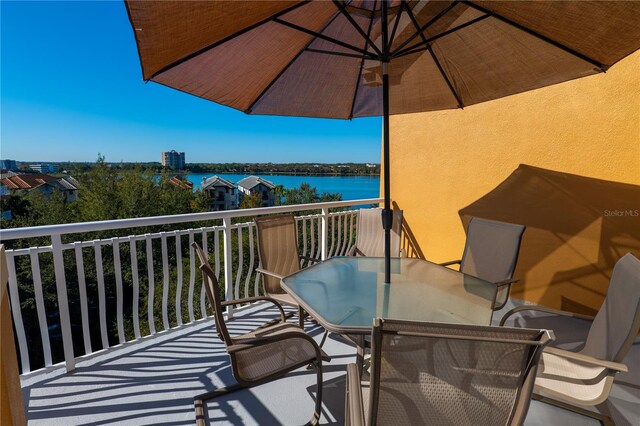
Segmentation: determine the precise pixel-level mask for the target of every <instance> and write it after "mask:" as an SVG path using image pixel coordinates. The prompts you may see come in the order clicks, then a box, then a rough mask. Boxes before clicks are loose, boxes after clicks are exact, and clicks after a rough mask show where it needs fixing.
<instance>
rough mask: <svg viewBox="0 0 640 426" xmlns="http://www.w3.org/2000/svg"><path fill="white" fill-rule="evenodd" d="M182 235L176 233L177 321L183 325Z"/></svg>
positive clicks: (179, 324)
mask: <svg viewBox="0 0 640 426" xmlns="http://www.w3.org/2000/svg"><path fill="white" fill-rule="evenodd" d="M181 240H182V235H180V234H178V233H176V275H177V279H176V321H177V322H178V326H181V325H182V241H181Z"/></svg>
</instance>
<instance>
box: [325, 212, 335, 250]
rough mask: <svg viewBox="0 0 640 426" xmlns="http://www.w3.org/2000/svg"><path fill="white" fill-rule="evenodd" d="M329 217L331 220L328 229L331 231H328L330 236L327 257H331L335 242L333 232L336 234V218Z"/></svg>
mask: <svg viewBox="0 0 640 426" xmlns="http://www.w3.org/2000/svg"><path fill="white" fill-rule="evenodd" d="M329 217H330V218H331V227H330V229H331V231H330V234H331V235H330V238H331V248H330V249H329V254H328V255H327V257H333V246H334V243H335V241H336V238H335V232H336V217H335V216H332V215H330V216H329Z"/></svg>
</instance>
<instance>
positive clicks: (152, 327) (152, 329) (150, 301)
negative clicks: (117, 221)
mask: <svg viewBox="0 0 640 426" xmlns="http://www.w3.org/2000/svg"><path fill="white" fill-rule="evenodd" d="M144 237H145V242H146V249H147V277H148V282H149V288H148V293H147V320H148V321H149V334H156V324H155V320H154V318H153V305H154V304H155V300H154V298H155V286H156V284H155V277H154V272H153V241H152V240H151V234H145V236H144Z"/></svg>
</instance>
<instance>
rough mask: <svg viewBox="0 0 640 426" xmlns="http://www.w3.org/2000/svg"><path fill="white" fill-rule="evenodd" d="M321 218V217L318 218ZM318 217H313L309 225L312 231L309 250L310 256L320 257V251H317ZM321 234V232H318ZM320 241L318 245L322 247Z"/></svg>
mask: <svg viewBox="0 0 640 426" xmlns="http://www.w3.org/2000/svg"><path fill="white" fill-rule="evenodd" d="M318 220H320V219H318ZM314 228H317V227H316V218H314V217H312V218H311V220H310V225H309V232H310V233H311V250H309V257H313V258H316V259H317V258H318V251H316V230H317V229H314ZM318 236H320V234H318ZM320 245H321V244H320V243H318V247H320Z"/></svg>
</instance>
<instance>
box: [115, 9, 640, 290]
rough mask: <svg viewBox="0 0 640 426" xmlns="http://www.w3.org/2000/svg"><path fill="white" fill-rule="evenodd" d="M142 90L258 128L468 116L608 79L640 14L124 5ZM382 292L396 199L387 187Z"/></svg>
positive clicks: (638, 44) (635, 37)
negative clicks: (145, 84) (417, 115)
mask: <svg viewBox="0 0 640 426" xmlns="http://www.w3.org/2000/svg"><path fill="white" fill-rule="evenodd" d="M126 5H127V10H128V12H129V17H130V20H131V25H132V27H133V30H134V34H135V37H136V42H137V44H138V52H139V55H140V61H141V63H142V73H143V77H144V79H145V80H152V81H155V82H157V83H160V84H164V85H166V86H169V87H173V88H175V89H178V90H181V91H184V92H187V93H190V94H192V95H195V96H199V97H201V98H204V99H208V100H211V101H214V102H217V103H220V104H223V105H227V106H230V107H232V108H236V109H238V110H241V111H244V112H246V113H248V114H267V115H293V116H304V117H325V118H344V119H351V118H354V117H366V116H377V115H381V116H382V117H383V119H384V126H383V129H384V132H383V161H384V169H385V170H389V154H390V153H389V122H388V121H389V115H390V114H403V113H412V112H421V111H434V110H441V109H449V108H463V107H464V106H467V105H473V104H477V103H480V102H485V101H489V100H492V99H497V98H501V97H504V96H509V95H513V94H515V93H520V92H524V91H527V90H532V89H537V88H540V87H544V86H548V85H551V84H556V83H560V82H562V81H567V80H572V79H575V78H579V77H584V76H588V75H592V74H596V73H600V72H604V71H606V70H607V68H609V67H610V66H611V65H613V64H614V63H616V62H617V61H619V60H620V59H622V58H623V57H625V56H627V55H629V54H630V53H632V52H634V51H636V50H637V49H638V48H640V2H624V1H537V0H536V1H459V0H456V1H426V0H425V1H410V0H350V1H345V0H333V1H329V0H307V1H283V0H279V1H238V0H236V1H199V2H194V1H138V0H127V1H126ZM383 182H384V195H385V202H384V210H383V214H382V223H383V226H384V228H385V282H386V283H388V282H390V250H389V247H390V239H391V236H390V235H391V234H390V230H391V221H392V217H393V216H392V215H391V198H390V195H389V194H390V183H389V173H385V174H384V180H383Z"/></svg>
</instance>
